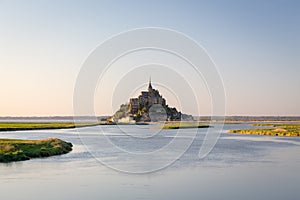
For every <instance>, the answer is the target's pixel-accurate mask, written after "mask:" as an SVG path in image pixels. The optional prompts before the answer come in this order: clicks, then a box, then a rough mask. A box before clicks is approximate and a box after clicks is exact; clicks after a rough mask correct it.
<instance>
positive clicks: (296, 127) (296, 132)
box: [228, 124, 300, 137]
mask: <svg viewBox="0 0 300 200" xmlns="http://www.w3.org/2000/svg"><path fill="white" fill-rule="evenodd" d="M252 126H271V127H272V128H262V129H244V130H229V131H228V132H229V133H238V134H251V135H269V136H286V137H299V136H300V124H252Z"/></svg>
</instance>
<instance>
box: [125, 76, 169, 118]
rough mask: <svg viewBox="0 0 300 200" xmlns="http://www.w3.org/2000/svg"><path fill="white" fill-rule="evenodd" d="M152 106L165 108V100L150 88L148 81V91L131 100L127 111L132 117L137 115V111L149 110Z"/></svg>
mask: <svg viewBox="0 0 300 200" xmlns="http://www.w3.org/2000/svg"><path fill="white" fill-rule="evenodd" d="M153 104H160V105H162V107H166V100H165V99H164V98H163V97H162V96H161V95H160V94H159V91H158V90H155V89H153V88H152V85H151V80H150V81H149V86H148V91H142V92H141V95H140V96H138V98H131V99H130V102H129V109H130V113H131V114H132V115H135V114H138V113H139V111H143V110H147V109H149V108H150V107H151V106H152V105H153Z"/></svg>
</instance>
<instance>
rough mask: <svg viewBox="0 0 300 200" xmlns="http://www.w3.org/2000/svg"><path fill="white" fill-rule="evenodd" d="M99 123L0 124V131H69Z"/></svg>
mask: <svg viewBox="0 0 300 200" xmlns="http://www.w3.org/2000/svg"><path fill="white" fill-rule="evenodd" d="M97 125H101V124H100V123H91V122H90V123H89V122H83V123H76V124H74V123H73V122H0V131H25V130H43V129H70V128H76V127H87V126H97Z"/></svg>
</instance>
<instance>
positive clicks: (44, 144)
mask: <svg viewBox="0 0 300 200" xmlns="http://www.w3.org/2000/svg"><path fill="white" fill-rule="evenodd" d="M72 147H73V145H72V143H70V142H65V141H63V140H60V139H58V138H48V139H41V140H21V139H0V163H9V162H17V161H25V160H30V159H32V158H45V157H50V156H56V155H62V154H66V153H69V152H70V151H72Z"/></svg>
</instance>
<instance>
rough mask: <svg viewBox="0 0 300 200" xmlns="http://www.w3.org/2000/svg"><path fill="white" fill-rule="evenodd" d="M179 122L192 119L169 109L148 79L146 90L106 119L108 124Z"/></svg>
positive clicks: (173, 109) (174, 109)
mask: <svg viewBox="0 0 300 200" xmlns="http://www.w3.org/2000/svg"><path fill="white" fill-rule="evenodd" d="M180 120H193V117H192V116H191V115H186V114H182V113H181V112H178V111H177V109H176V108H170V107H169V106H168V105H167V104H166V100H165V99H164V98H163V97H162V95H161V94H160V93H159V91H158V90H156V89H154V88H153V87H152V84H151V78H150V80H149V85H148V90H147V91H142V92H141V94H140V95H139V96H138V97H137V98H131V99H130V100H129V104H128V103H127V104H122V105H121V106H120V109H119V110H118V111H117V112H116V113H115V114H114V115H113V116H112V117H110V118H109V119H108V122H114V123H135V122H140V121H142V122H150V121H180Z"/></svg>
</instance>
